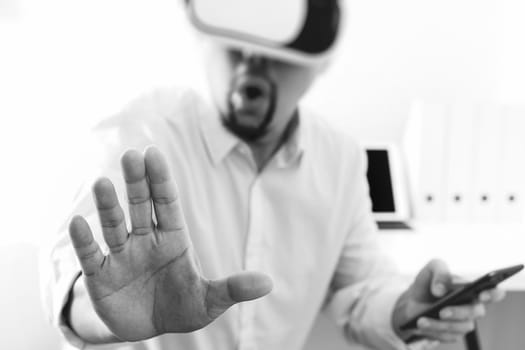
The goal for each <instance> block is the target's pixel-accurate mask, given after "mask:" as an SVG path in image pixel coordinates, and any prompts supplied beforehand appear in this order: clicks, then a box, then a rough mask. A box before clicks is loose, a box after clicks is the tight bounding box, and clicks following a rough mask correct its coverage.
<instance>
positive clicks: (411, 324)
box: [401, 265, 523, 331]
mask: <svg viewBox="0 0 525 350" xmlns="http://www.w3.org/2000/svg"><path fill="white" fill-rule="evenodd" d="M522 269H523V265H515V266H510V267H506V268H503V269H499V270H494V271H492V272H489V273H487V274H486V275H484V276H482V277H480V278H478V279H477V280H475V281H474V282H470V283H466V284H464V285H462V286H461V287H459V288H458V289H455V290H453V291H452V292H450V293H449V294H447V295H445V296H444V297H442V298H441V299H439V300H437V301H436V302H435V303H434V304H432V305H431V306H429V307H428V309H426V310H424V311H422V312H420V313H419V314H417V315H416V316H414V317H412V318H411V319H410V320H408V321H407V322H406V323H405V324H403V325H402V326H401V330H403V331H405V330H408V329H413V328H416V325H417V320H418V319H419V318H421V317H428V318H434V319H439V312H440V311H441V309H443V308H444V307H446V306H449V305H463V304H470V303H472V302H474V301H475V300H476V298H477V297H478V295H479V293H481V292H483V291H484V290H487V289H492V288H495V287H496V286H497V285H498V284H499V283H500V282H501V281H504V280H506V279H507V278H509V277H510V276H512V275H514V274H516V273H518V272H519V271H521V270H522Z"/></svg>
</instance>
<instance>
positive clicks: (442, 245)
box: [380, 223, 525, 290]
mask: <svg viewBox="0 0 525 350" xmlns="http://www.w3.org/2000/svg"><path fill="white" fill-rule="evenodd" d="M412 226H413V228H414V229H413V230H412V231H405V230H382V231H380V232H381V233H380V242H381V245H382V248H383V249H384V250H385V252H386V253H387V254H388V255H389V256H390V257H391V258H392V260H393V261H394V262H395V263H396V264H397V265H398V267H399V269H400V270H401V272H402V273H403V274H404V275H406V276H407V278H413V277H414V276H415V275H416V274H417V272H418V271H419V270H420V269H421V268H422V267H423V266H424V265H425V264H426V263H427V262H428V261H429V260H430V259H432V258H439V259H442V260H444V261H445V262H446V263H447V264H448V266H449V267H450V270H451V271H452V273H454V274H456V275H459V276H462V277H465V278H466V279H469V280H470V279H475V278H477V277H480V276H481V275H483V274H485V273H487V272H489V271H491V270H494V269H497V268H501V267H506V266H510V265H515V264H523V263H525V226H523V225H521V226H518V225H510V224H495V223H486V224H481V223H480V224H462V223H449V224H434V223H416V224H414V225H412ZM501 286H502V287H503V288H505V289H507V290H525V272H524V271H522V272H520V273H518V275H516V276H514V277H511V278H510V279H509V280H507V281H505V282H503V283H502V284H501Z"/></svg>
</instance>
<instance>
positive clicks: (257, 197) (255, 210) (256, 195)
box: [239, 176, 264, 350]
mask: <svg viewBox="0 0 525 350" xmlns="http://www.w3.org/2000/svg"><path fill="white" fill-rule="evenodd" d="M263 206H264V203H263V196H262V190H261V178H260V176H259V177H257V178H256V179H255V181H254V183H253V185H252V188H251V192H250V209H249V210H250V214H249V223H248V234H247V238H246V250H245V255H244V267H245V270H247V271H262V255H263V254H262V253H263V252H262V246H263V228H264V225H263V220H262V219H263ZM254 318H255V309H254V305H253V303H250V302H247V303H241V304H240V326H241V327H240V341H239V350H256V349H258V347H257V344H256V342H255V327H254Z"/></svg>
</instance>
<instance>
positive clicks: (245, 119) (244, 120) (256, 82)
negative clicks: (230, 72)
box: [221, 73, 277, 142]
mask: <svg viewBox="0 0 525 350" xmlns="http://www.w3.org/2000/svg"><path fill="white" fill-rule="evenodd" d="M276 105H277V86H276V84H275V83H274V82H273V81H272V80H271V79H269V78H268V77H267V76H265V75H263V74H251V73H250V74H243V75H242V76H240V77H237V78H235V79H233V81H232V84H231V86H230V90H229V92H228V95H227V110H226V112H225V113H224V114H223V115H222V118H221V120H222V124H223V125H224V127H225V128H226V129H228V130H229V131H230V132H231V133H233V134H234V135H236V136H237V137H239V138H240V139H242V140H243V141H245V142H255V141H257V140H260V139H261V138H263V137H264V136H265V135H266V134H268V132H269V130H270V124H271V123H272V121H273V119H274V114H275V108H276Z"/></svg>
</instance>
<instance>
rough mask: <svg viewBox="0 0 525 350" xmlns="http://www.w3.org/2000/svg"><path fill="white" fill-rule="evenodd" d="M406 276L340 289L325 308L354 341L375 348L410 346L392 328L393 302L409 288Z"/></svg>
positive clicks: (392, 349)
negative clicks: (402, 278) (404, 277)
mask: <svg viewBox="0 0 525 350" xmlns="http://www.w3.org/2000/svg"><path fill="white" fill-rule="evenodd" d="M407 287H408V285H407V283H405V281H403V280H397V279H386V280H385V279H380V280H376V281H367V282H366V283H362V284H361V285H359V286H357V285H354V286H352V287H348V288H343V289H341V290H338V291H337V292H336V293H335V294H334V295H333V296H332V300H331V301H330V303H329V304H328V305H327V309H326V311H327V312H328V313H329V314H330V315H331V317H332V318H333V319H334V320H335V321H336V323H337V324H338V325H340V326H342V327H343V330H344V335H345V337H346V338H348V339H349V340H351V341H354V342H357V343H359V344H362V345H365V346H367V347H370V348H372V349H381V350H407V349H409V348H408V346H407V344H405V343H404V342H403V341H402V340H401V339H400V338H399V337H398V336H397V335H396V333H395V332H394V329H393V328H392V321H391V320H392V312H393V310H394V306H395V304H396V302H397V300H398V299H399V297H400V296H401V294H402V293H403V292H404V291H405V290H406V289H407Z"/></svg>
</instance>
